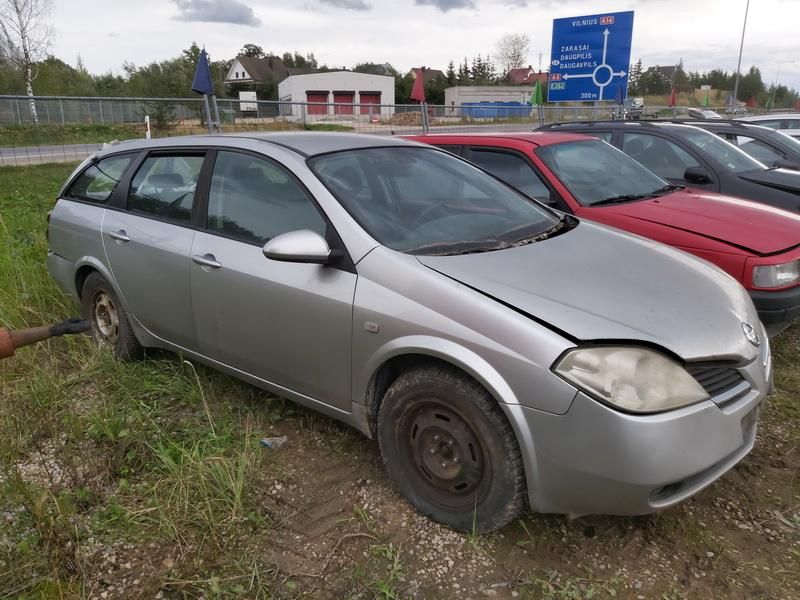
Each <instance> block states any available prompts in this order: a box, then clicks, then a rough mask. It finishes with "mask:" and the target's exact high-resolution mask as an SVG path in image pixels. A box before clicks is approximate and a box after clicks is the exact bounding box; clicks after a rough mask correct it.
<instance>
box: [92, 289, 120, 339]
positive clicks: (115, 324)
mask: <svg viewBox="0 0 800 600" xmlns="http://www.w3.org/2000/svg"><path fill="white" fill-rule="evenodd" d="M92 325H93V326H94V327H93V328H94V331H95V333H96V337H97V340H98V341H99V342H100V344H101V345H105V346H115V345H116V343H117V341H119V312H118V310H117V305H116V302H115V301H114V299H113V298H112V297H111V295H110V294H108V292H104V291H99V292H97V293H96V294H95V296H94V298H93V299H92Z"/></svg>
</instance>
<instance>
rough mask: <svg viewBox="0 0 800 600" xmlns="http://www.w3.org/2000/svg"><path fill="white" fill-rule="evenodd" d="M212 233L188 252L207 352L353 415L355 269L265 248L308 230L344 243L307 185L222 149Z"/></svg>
mask: <svg viewBox="0 0 800 600" xmlns="http://www.w3.org/2000/svg"><path fill="white" fill-rule="evenodd" d="M215 154H216V157H215V160H214V166H213V172H212V175H211V179H210V187H209V192H208V207H207V219H206V224H205V228H204V229H203V230H201V231H198V232H197V234H196V236H195V237H194V241H193V244H192V249H191V264H190V273H191V294H192V308H193V314H194V321H195V325H196V328H197V335H198V339H199V341H200V348H201V352H202V353H203V354H204V355H205V356H207V357H209V358H211V359H213V360H215V361H218V362H220V363H223V364H225V365H228V366H229V367H233V368H235V369H237V370H239V371H243V372H245V373H247V374H249V375H251V376H254V377H257V378H259V379H261V380H264V381H266V382H269V383H271V384H273V385H275V386H279V387H281V388H286V389H289V390H291V391H294V392H296V393H300V394H303V395H305V396H309V397H312V398H315V399H318V400H321V401H324V402H326V403H328V404H331V405H334V406H337V407H339V408H341V409H343V410H350V407H351V399H350V359H351V357H350V354H351V337H352V312H353V296H354V294H355V287H356V275H355V270H354V269H353V268H352V267H351V266H350V267H348V263H347V261H344V262H343V263H340V264H341V265H343V266H338V265H337V266H322V265H317V264H303V263H289V262H279V261H275V260H270V259H267V258H266V257H265V256H264V254H263V252H262V249H263V246H264V244H265V243H266V242H267V241H268V240H270V239H272V238H274V237H275V236H277V235H279V234H281V233H287V232H289V231H296V230H299V229H308V230H311V231H315V232H317V233H319V234H321V235H323V236H325V237H326V238H327V239H328V241H329V244H331V246H332V247H336V246H337V245H338V246H339V247H341V242H340V241H338V237H337V236H336V233H335V231H333V230H332V226H331V225H330V224H329V222H328V221H327V219H326V217H325V216H324V215H323V213H322V212H321V209H320V208H319V207H318V206H317V204H316V202H315V200H314V199H313V197H312V196H311V194H310V193H309V192H308V191H307V190H306V188H305V187H304V186H303V185H302V184H301V183H300V181H299V180H298V179H297V178H296V177H295V176H294V175H293V174H292V173H291V172H290V171H289V170H288V169H286V168H285V167H284V166H282V165H281V164H279V163H278V162H277V161H276V160H274V159H271V158H267V157H264V156H260V155H259V156H256V155H253V154H248V153H243V152H237V151H232V150H222V149H220V150H219V151H218V152H216V153H215Z"/></svg>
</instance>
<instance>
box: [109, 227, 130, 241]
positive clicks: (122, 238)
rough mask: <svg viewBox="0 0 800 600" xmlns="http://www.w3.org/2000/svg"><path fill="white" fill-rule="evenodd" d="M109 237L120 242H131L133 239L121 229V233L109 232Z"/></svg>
mask: <svg viewBox="0 0 800 600" xmlns="http://www.w3.org/2000/svg"><path fill="white" fill-rule="evenodd" d="M108 235H109V236H110V237H111V238H113V239H115V240H117V241H118V242H130V241H131V238H129V237H128V234H127V233H125V230H124V229H120V230H119V231H109V232H108Z"/></svg>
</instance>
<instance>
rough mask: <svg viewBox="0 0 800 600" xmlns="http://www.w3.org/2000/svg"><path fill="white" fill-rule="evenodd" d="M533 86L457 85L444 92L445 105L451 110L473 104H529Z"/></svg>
mask: <svg viewBox="0 0 800 600" xmlns="http://www.w3.org/2000/svg"><path fill="white" fill-rule="evenodd" d="M531 93H533V87H532V86H521V85H457V86H455V87H450V88H447V89H446V90H445V91H444V103H445V105H446V106H447V107H448V108H450V107H453V106H461V105H462V104H468V103H472V102H519V103H520V104H527V103H528V102H529V101H530V99H531Z"/></svg>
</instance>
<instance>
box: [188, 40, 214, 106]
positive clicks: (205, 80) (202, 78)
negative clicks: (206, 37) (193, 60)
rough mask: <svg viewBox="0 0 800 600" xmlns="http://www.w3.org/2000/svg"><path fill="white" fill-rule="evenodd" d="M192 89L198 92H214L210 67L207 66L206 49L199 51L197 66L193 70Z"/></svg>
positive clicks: (208, 93) (207, 93)
mask: <svg viewBox="0 0 800 600" xmlns="http://www.w3.org/2000/svg"><path fill="white" fill-rule="evenodd" d="M192 91H193V92H197V93H198V94H206V95H211V94H213V93H214V85H213V84H212V83H211V68H210V67H209V66H208V55H207V54H206V49H205V48H203V50H202V51H201V52H200V56H199V57H198V58H197V67H196V68H195V70H194V80H193V81H192Z"/></svg>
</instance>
